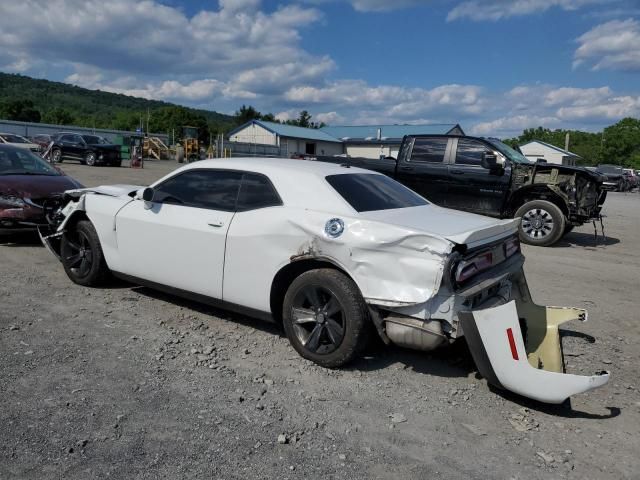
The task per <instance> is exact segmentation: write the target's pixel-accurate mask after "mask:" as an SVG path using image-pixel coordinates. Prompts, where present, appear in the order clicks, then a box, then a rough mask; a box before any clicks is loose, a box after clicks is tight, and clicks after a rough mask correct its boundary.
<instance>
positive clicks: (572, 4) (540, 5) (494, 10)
mask: <svg viewBox="0 0 640 480" xmlns="http://www.w3.org/2000/svg"><path fill="white" fill-rule="evenodd" d="M610 1H611V0H470V1H465V2H462V3H460V4H459V5H457V6H456V7H454V8H453V9H452V10H451V11H450V12H449V14H448V15H447V21H450V22H451V21H454V20H460V19H464V18H467V19H469V20H475V21H483V20H491V21H496V20H502V19H505V18H510V17H518V16H523V15H531V14H534V13H541V12H545V11H547V10H549V9H550V8H561V9H562V10H567V11H571V10H577V9H579V8H581V7H584V6H586V5H592V4H606V3H610Z"/></svg>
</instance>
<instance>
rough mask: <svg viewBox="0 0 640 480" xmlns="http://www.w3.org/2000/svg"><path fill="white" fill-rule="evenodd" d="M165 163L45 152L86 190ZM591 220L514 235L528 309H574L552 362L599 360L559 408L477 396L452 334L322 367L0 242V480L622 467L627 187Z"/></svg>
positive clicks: (467, 474)
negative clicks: (581, 315)
mask: <svg viewBox="0 0 640 480" xmlns="http://www.w3.org/2000/svg"><path fill="white" fill-rule="evenodd" d="M176 166H177V165H176V164H173V163H167V162H164V163H159V162H155V163H154V162H149V163H147V165H146V168H145V169H144V170H131V169H127V168H120V169H117V168H106V167H104V168H91V167H86V166H80V165H77V164H66V163H65V164H63V168H64V169H65V170H66V171H67V172H68V173H69V174H71V175H73V176H75V177H76V178H78V179H79V180H80V181H82V182H83V183H84V184H85V185H87V186H93V185H99V184H109V183H133V184H148V183H150V182H151V181H153V180H155V179H156V178H159V177H160V176H162V175H163V174H165V173H167V172H168V171H170V170H171V169H173V168H175V167H176ZM605 213H606V215H608V218H607V221H606V229H607V234H608V235H609V237H608V239H607V241H606V243H600V244H597V245H596V244H594V240H593V228H592V227H591V226H584V227H581V228H577V229H576V230H575V231H574V232H572V233H571V234H569V235H568V236H566V237H565V239H564V240H563V241H562V242H561V243H560V244H558V245H556V246H554V247H552V248H537V247H528V246H526V247H525V255H526V256H527V262H526V266H525V270H526V272H527V275H528V279H529V283H530V287H531V290H532V293H533V295H534V298H536V299H537V301H538V302H539V303H542V304H544V303H546V304H549V305H575V306H580V307H585V308H588V309H589V313H590V321H589V322H587V323H585V324H579V323H572V324H569V328H570V329H572V330H573V331H574V332H576V334H575V335H574V336H572V337H570V338H568V339H567V340H568V341H567V348H566V354H567V361H568V363H569V368H568V370H569V372H571V371H579V372H587V373H592V372H595V371H599V370H611V371H612V375H613V378H612V380H611V382H610V383H609V385H607V386H606V387H605V388H602V389H600V390H596V391H594V392H591V393H589V394H585V395H579V396H576V397H574V399H573V400H572V407H571V408H566V407H558V406H548V405H543V404H539V403H535V402H531V401H527V400H525V399H522V398H519V397H517V396H514V395H511V394H508V393H504V392H499V391H495V390H493V389H490V388H489V387H488V386H487V383H486V381H484V380H483V379H480V378H479V377H478V375H477V373H476V370H475V368H474V366H473V362H472V361H471V359H470V356H469V354H468V353H467V351H466V348H465V346H464V344H463V343H461V344H458V345H454V346H453V347H450V348H448V349H445V350H441V351H438V352H436V353H434V354H431V355H425V354H422V353H418V352H411V351H405V350H401V349H396V348H389V349H382V348H372V349H371V351H370V352H368V353H367V355H366V356H365V357H364V358H362V359H361V360H359V361H357V362H356V363H355V364H353V365H351V366H350V367H349V368H346V369H343V370H337V371H331V370H325V369H322V368H319V367H316V366H315V365H313V364H311V363H310V362H308V361H306V360H303V359H301V358H300V357H298V355H297V354H296V353H295V351H294V350H293V349H292V348H291V347H290V346H289V344H288V341H287V340H286V338H285V337H284V336H283V334H282V332H281V331H280V329H279V328H278V327H276V326H275V325H272V324H269V323H264V322H260V321H258V320H254V319H250V318H247V317H242V316H238V315H232V314H229V313H227V312H224V311H219V310H214V309H211V308H209V307H206V306H202V305H199V304H196V303H192V302H187V301H184V300H181V299H179V298H176V297H172V296H168V295H165V294H161V293H158V292H155V291H152V290H149V289H146V288H139V287H135V286H132V285H127V284H124V283H114V284H113V285H112V286H111V287H110V288H106V289H101V290H95V289H88V288H83V287H80V286H77V285H75V284H72V283H71V282H70V281H69V280H68V279H67V277H66V275H65V274H64V271H63V269H62V267H61V266H60V265H59V264H58V262H57V261H56V260H55V259H54V258H53V257H52V256H50V255H49V254H48V253H47V252H46V250H45V249H44V248H42V247H41V246H40V245H39V243H38V241H37V237H34V236H31V235H11V236H2V237H0V405H1V406H2V407H1V408H0V479H14V478H28V479H32V478H38V479H44V478H47V479H48V478H77V479H88V478H106V477H111V478H171V479H174V478H220V479H227V478H243V479H250V478H251V479H252V478H281V479H287V478H290V479H298V478H336V479H338V478H353V479H363V478H383V479H396V478H407V479H414V478H415V479H420V478H460V479H468V478H478V479H480V478H517V479H532V478H533V479H537V478H572V479H573V478H575V479H608V478H611V479H618V478H640V459H639V456H640V455H639V452H640V436H639V435H638V432H640V394H639V393H638V389H640V376H639V374H638V358H639V353H640V327H639V326H638V319H639V315H638V307H637V305H638V301H639V300H640V297H639V294H638V285H639V284H640V252H639V250H640V240H639V238H640V194H638V193H627V194H610V196H609V198H608V199H607V202H606V204H605ZM248 273H250V272H248ZM590 337H594V338H595V341H594V343H588V342H587V340H588V339H589V338H590Z"/></svg>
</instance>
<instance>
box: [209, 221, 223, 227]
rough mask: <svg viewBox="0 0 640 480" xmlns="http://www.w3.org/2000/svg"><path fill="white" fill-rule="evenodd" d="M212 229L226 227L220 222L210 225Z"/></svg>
mask: <svg viewBox="0 0 640 480" xmlns="http://www.w3.org/2000/svg"><path fill="white" fill-rule="evenodd" d="M208 225H209V226H210V227H215V228H220V227H222V226H224V222H221V221H218V222H211V223H209V224H208Z"/></svg>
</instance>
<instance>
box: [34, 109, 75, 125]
mask: <svg viewBox="0 0 640 480" xmlns="http://www.w3.org/2000/svg"><path fill="white" fill-rule="evenodd" d="M42 121H43V122H44V123H53V124H55V125H71V124H73V123H74V117H73V115H72V114H71V112H70V111H68V110H66V109H64V108H60V107H56V108H54V109H53V110H49V111H48V112H45V114H44V115H43V117H42Z"/></svg>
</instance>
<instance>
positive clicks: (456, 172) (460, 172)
mask: <svg viewBox="0 0 640 480" xmlns="http://www.w3.org/2000/svg"><path fill="white" fill-rule="evenodd" d="M449 171H450V172H451V173H452V174H454V175H464V170H449Z"/></svg>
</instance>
